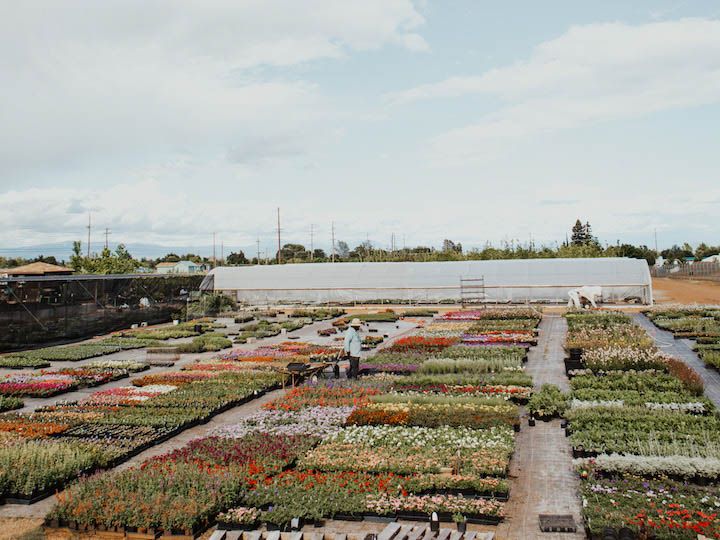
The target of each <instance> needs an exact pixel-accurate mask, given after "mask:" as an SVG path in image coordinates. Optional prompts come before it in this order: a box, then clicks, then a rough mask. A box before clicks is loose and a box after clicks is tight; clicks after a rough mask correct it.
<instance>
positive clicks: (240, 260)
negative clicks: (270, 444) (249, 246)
mask: <svg viewBox="0 0 720 540" xmlns="http://www.w3.org/2000/svg"><path fill="white" fill-rule="evenodd" d="M249 262H250V261H248V259H247V257H246V256H245V253H243V252H242V251H239V252H237V253H235V252H233V253H231V254H230V255H228V256H227V263H228V264H230V265H239V264H248V263H249Z"/></svg>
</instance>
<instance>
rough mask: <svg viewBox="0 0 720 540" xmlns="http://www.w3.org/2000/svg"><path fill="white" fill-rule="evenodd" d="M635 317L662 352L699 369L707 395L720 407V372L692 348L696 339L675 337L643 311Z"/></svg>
mask: <svg viewBox="0 0 720 540" xmlns="http://www.w3.org/2000/svg"><path fill="white" fill-rule="evenodd" d="M633 319H634V320H635V322H637V323H638V324H639V325H640V326H642V327H643V328H644V329H645V330H646V331H647V333H648V334H650V336H651V337H652V338H653V339H654V340H655V345H657V347H658V349H660V350H661V351H662V352H664V353H667V354H669V355H670V356H673V357H675V358H677V359H678V360H682V361H683V362H685V363H686V364H687V365H688V366H690V367H691V368H693V369H694V370H695V371H697V373H698V375H700V377H701V378H702V380H703V383H705V395H706V396H707V397H708V398H710V400H711V401H712V402H713V403H714V404H715V406H716V407H719V408H720V373H718V372H717V370H714V369H711V368H706V367H705V363H704V362H703V361H702V360H700V358H699V357H698V355H697V353H696V352H695V351H693V350H692V346H693V343H694V341H693V340H691V339H675V338H674V337H673V334H672V332H668V331H666V330H661V329H660V328H658V327H657V326H655V325H654V324H653V323H652V321H651V320H650V319H648V318H647V317H646V316H645V315H643V314H642V313H635V314H634V315H633Z"/></svg>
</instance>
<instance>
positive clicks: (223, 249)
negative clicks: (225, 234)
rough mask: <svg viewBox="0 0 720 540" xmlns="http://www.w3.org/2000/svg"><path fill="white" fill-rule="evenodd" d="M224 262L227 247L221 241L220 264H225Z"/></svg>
mask: <svg viewBox="0 0 720 540" xmlns="http://www.w3.org/2000/svg"><path fill="white" fill-rule="evenodd" d="M224 260H225V246H224V244H223V241H222V240H220V264H223V261H224Z"/></svg>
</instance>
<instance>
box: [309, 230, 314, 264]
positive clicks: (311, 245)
mask: <svg viewBox="0 0 720 540" xmlns="http://www.w3.org/2000/svg"><path fill="white" fill-rule="evenodd" d="M313 227H314V225H313V224H312V223H311V224H310V261H312V260H313V259H314V254H315V245H314V244H313V241H314V239H315V234H314V233H315V231H314V230H313Z"/></svg>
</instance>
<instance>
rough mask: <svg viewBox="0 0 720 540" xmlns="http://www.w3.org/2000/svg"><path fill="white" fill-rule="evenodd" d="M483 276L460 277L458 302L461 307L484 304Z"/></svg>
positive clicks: (485, 298)
mask: <svg viewBox="0 0 720 540" xmlns="http://www.w3.org/2000/svg"><path fill="white" fill-rule="evenodd" d="M486 300H487V295H486V293H485V276H481V277H479V278H460V303H461V304H462V307H466V306H468V305H471V304H483V305H484V304H485V301H486Z"/></svg>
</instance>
